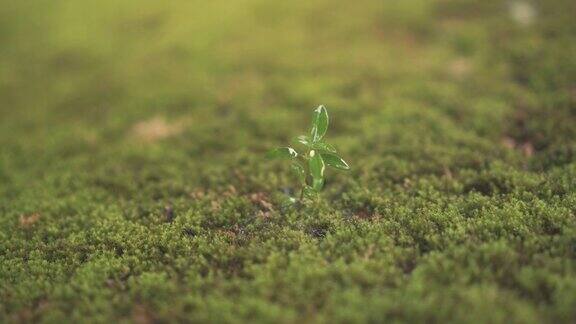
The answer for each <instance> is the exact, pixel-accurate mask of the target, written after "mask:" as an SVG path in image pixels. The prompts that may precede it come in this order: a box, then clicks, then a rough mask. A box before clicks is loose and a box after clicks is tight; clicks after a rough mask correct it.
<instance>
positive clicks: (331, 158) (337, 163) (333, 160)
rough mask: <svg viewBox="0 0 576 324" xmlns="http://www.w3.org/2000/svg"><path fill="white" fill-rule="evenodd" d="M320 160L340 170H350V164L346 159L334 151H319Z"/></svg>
mask: <svg viewBox="0 0 576 324" xmlns="http://www.w3.org/2000/svg"><path fill="white" fill-rule="evenodd" d="M320 155H321V156H322V160H323V161H324V162H325V163H326V165H328V166H331V167H333V168H336V169H340V170H350V166H349V165H348V163H346V161H344V160H343V159H342V158H341V157H339V156H338V155H336V154H334V153H320Z"/></svg>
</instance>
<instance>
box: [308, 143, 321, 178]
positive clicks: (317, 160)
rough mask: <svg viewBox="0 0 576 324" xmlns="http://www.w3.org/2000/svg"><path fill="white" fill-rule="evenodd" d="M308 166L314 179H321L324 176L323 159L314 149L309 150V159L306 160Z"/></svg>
mask: <svg viewBox="0 0 576 324" xmlns="http://www.w3.org/2000/svg"><path fill="white" fill-rule="evenodd" d="M308 163H309V167H310V174H311V175H312V178H314V179H322V178H323V177H324V169H325V166H324V161H323V160H322V156H321V155H320V154H317V153H316V151H314V150H312V151H310V160H309V161H308Z"/></svg>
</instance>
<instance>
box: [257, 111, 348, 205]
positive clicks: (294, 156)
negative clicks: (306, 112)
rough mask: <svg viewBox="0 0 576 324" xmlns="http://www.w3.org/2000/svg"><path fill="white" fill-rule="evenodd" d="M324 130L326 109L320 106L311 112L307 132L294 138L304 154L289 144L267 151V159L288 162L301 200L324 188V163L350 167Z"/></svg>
mask: <svg viewBox="0 0 576 324" xmlns="http://www.w3.org/2000/svg"><path fill="white" fill-rule="evenodd" d="M326 131H328V111H327V110H326V108H325V107H324V106H319V107H318V108H316V109H315V110H314V113H313V117H312V127H311V130H310V135H309V136H307V135H301V136H298V137H297V138H296V142H298V143H300V144H302V145H303V146H304V147H305V148H306V151H307V153H305V154H299V153H298V152H297V151H296V150H295V149H293V148H292V147H279V148H276V149H273V150H271V151H270V152H268V157H269V158H272V159H282V160H289V161H290V162H291V167H292V170H293V171H294V173H295V174H296V176H297V178H298V180H299V182H300V184H301V185H302V189H301V191H300V200H302V199H304V198H310V199H314V198H317V197H318V194H319V193H320V191H321V190H322V188H323V187H324V183H325V180H324V170H325V169H326V166H329V167H332V168H334V169H338V170H350V166H348V163H346V161H344V160H343V159H342V158H341V157H340V156H339V155H338V154H337V152H336V149H335V148H334V146H332V145H330V144H328V143H326V142H325V141H324V135H326ZM293 201H295V199H293Z"/></svg>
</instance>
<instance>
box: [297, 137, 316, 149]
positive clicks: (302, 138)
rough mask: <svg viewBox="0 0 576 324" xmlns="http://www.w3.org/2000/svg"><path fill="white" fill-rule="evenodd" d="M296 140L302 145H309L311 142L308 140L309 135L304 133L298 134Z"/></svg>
mask: <svg viewBox="0 0 576 324" xmlns="http://www.w3.org/2000/svg"><path fill="white" fill-rule="evenodd" d="M296 140H297V141H298V142H300V143H302V144H304V145H306V146H307V147H311V146H312V143H311V141H310V137H308V136H306V135H300V136H298V137H297V138H296Z"/></svg>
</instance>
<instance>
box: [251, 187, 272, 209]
mask: <svg viewBox="0 0 576 324" xmlns="http://www.w3.org/2000/svg"><path fill="white" fill-rule="evenodd" d="M249 198H250V201H251V202H252V203H253V204H255V205H258V206H260V209H261V211H262V212H269V211H273V210H274V205H272V203H271V202H270V200H269V197H268V194H266V193H265V192H255V193H253V194H250V197H249Z"/></svg>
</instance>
